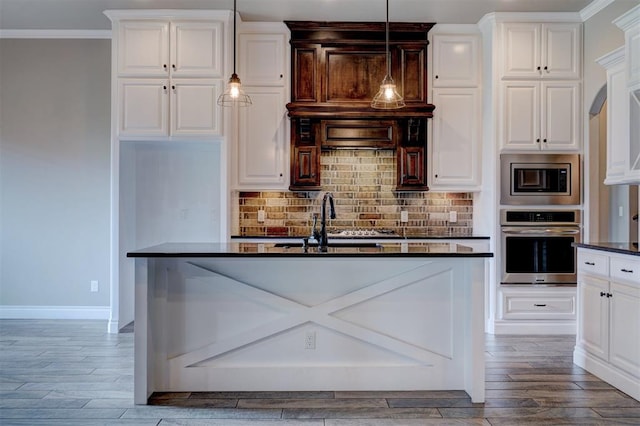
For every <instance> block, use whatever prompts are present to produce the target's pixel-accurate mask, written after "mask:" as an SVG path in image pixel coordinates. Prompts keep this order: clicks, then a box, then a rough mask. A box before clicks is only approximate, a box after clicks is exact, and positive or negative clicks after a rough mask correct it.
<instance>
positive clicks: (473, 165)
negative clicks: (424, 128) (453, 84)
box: [430, 88, 482, 190]
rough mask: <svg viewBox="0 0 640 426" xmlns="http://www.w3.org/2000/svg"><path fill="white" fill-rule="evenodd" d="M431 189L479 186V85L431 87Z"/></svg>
mask: <svg viewBox="0 0 640 426" xmlns="http://www.w3.org/2000/svg"><path fill="white" fill-rule="evenodd" d="M433 103H434V105H437V111H434V114H433V119H432V126H433V142H432V143H431V144H430V145H431V146H432V152H431V155H430V158H431V167H430V170H431V183H430V187H431V188H432V189H445V188H448V189H456V188H461V187H463V188H465V189H467V190H478V189H479V187H480V161H479V158H480V157H481V155H480V140H481V136H482V133H481V125H480V121H481V114H480V108H481V105H480V89H474V88H460V89H450V88H442V89H435V90H434V91H433Z"/></svg>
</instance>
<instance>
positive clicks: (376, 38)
mask: <svg viewBox="0 0 640 426" xmlns="http://www.w3.org/2000/svg"><path fill="white" fill-rule="evenodd" d="M285 23H286V24H287V26H288V27H289V29H290V30H291V67H292V78H291V102H290V103H289V104H287V109H288V111H289V117H290V118H291V186H290V189H291V190H294V191H295V190H318V189H320V152H321V151H322V150H323V149H336V148H356V149H358V148H360V149H362V148H370V149H395V150H396V152H397V163H398V167H397V169H398V184H397V189H398V190H402V191H425V190H427V189H428V188H427V181H426V167H427V157H426V152H427V150H426V147H427V119H429V118H431V117H432V116H433V110H434V108H435V106H434V105H431V104H429V103H427V82H428V76H427V44H428V41H427V33H428V31H429V30H430V29H431V27H432V26H433V25H434V24H425V23H390V25H389V29H390V31H389V33H390V34H389V50H390V52H391V73H392V76H393V78H394V80H395V81H396V84H397V86H398V91H399V92H400V93H401V94H402V95H403V96H404V99H405V102H406V105H407V106H406V107H404V108H401V109H398V110H378V109H373V108H371V106H370V103H371V100H372V99H373V97H374V96H375V94H376V93H377V91H378V89H379V87H380V83H381V81H382V79H383V78H384V76H385V74H386V72H387V62H386V50H385V24H384V22H309V21H285Z"/></svg>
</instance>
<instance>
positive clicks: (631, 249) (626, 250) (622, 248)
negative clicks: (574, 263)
mask: <svg viewBox="0 0 640 426" xmlns="http://www.w3.org/2000/svg"><path fill="white" fill-rule="evenodd" d="M573 245H574V247H582V248H587V249H592V250H602V251H609V252H613V253H621V254H630V255H633V256H640V250H638V245H637V244H633V243H614V242H598V243H573Z"/></svg>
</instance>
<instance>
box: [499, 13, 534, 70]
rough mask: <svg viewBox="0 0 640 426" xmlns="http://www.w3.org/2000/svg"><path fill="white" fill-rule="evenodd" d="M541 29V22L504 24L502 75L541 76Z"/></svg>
mask: <svg viewBox="0 0 640 426" xmlns="http://www.w3.org/2000/svg"><path fill="white" fill-rule="evenodd" d="M540 30H541V28H540V24H528V23H505V24H503V27H502V40H503V43H502V76H503V77H504V78H525V79H536V78H540V75H541V74H540V70H541V65H540Z"/></svg>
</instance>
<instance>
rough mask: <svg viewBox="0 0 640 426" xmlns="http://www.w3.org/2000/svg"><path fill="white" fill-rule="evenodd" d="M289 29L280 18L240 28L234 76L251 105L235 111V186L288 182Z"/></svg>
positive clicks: (281, 187) (282, 187) (279, 186)
mask: <svg viewBox="0 0 640 426" xmlns="http://www.w3.org/2000/svg"><path fill="white" fill-rule="evenodd" d="M288 41H289V29H288V28H287V27H286V25H285V24H284V23H281V22H278V23H276V22H245V23H242V25H241V26H240V27H239V31H238V53H237V55H238V75H239V76H240V79H241V80H242V85H243V86H244V90H245V92H246V93H247V94H248V95H249V96H250V97H251V100H252V103H253V104H252V105H251V106H250V107H248V108H240V109H239V110H238V120H237V122H236V125H237V131H236V132H235V133H236V140H235V143H234V145H233V148H232V149H233V155H232V158H233V159H232V165H231V167H230V169H231V170H233V180H234V182H233V186H234V187H235V188H236V189H241V190H265V189H269V190H278V191H283V190H285V191H286V190H287V189H288V186H289V152H290V151H289V145H290V144H289V136H290V135H289V131H290V125H289V118H288V117H287V108H286V105H287V102H288V100H289V78H288V74H289V71H288V70H289V55H290V49H289V43H288Z"/></svg>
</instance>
